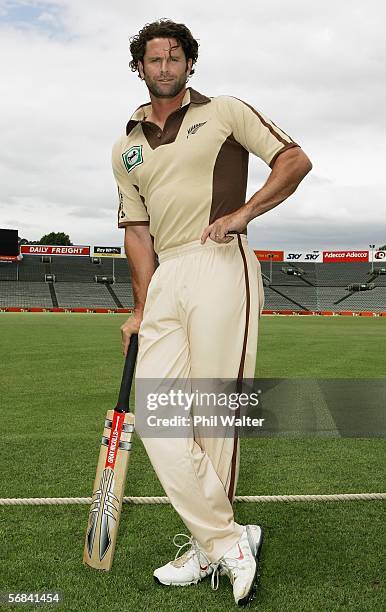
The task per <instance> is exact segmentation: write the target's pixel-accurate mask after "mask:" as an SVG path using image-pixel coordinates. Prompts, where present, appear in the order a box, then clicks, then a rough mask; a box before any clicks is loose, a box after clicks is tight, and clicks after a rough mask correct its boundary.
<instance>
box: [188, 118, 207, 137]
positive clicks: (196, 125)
mask: <svg viewBox="0 0 386 612" xmlns="http://www.w3.org/2000/svg"><path fill="white" fill-rule="evenodd" d="M205 123H206V121H203V122H202V123H194V124H193V125H191V126H190V128H188V129H187V136H186V138H189V136H192V134H196V133H197V132H198V130H199V129H200V127H202V126H203V125H205Z"/></svg>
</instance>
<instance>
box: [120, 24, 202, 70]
mask: <svg viewBox="0 0 386 612" xmlns="http://www.w3.org/2000/svg"><path fill="white" fill-rule="evenodd" d="M153 38H175V39H176V40H177V41H178V42H179V43H180V45H181V47H182V49H183V51H184V53H185V58H186V61H188V60H189V59H191V60H192V69H191V71H190V75H193V74H194V70H193V66H194V64H195V63H196V61H197V58H198V46H199V45H198V42H197V41H196V40H195V39H194V38H193V36H192V33H191V31H190V30H189V29H188V28H187V27H186V25H184V24H183V23H175V22H174V21H171V19H166V18H163V19H159V20H158V21H153V23H147V24H146V25H145V26H144V27H143V28H142V30H140V31H139V33H138V34H137V35H136V36H132V37H131V38H130V53H131V56H132V58H133V59H132V60H131V61H130V62H129V66H130V68H131V70H132V72H136V71H137V70H138V61H141V62H142V63H143V57H144V55H145V52H146V43H147V41H148V40H152V39H153ZM138 76H139V78H141V77H140V75H139V74H138Z"/></svg>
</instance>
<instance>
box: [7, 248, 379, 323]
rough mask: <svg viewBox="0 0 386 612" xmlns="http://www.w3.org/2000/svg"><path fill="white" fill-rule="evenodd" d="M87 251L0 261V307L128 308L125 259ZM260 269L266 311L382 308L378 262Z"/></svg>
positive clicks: (269, 264) (277, 264)
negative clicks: (81, 254)
mask: <svg viewBox="0 0 386 612" xmlns="http://www.w3.org/2000/svg"><path fill="white" fill-rule="evenodd" d="M87 253H88V254H87V255H86V256H81V257H75V256H71V255H65V254H64V255H41V254H39V255H32V254H24V255H23V258H22V259H21V260H18V261H14V262H2V263H0V308H1V309H5V308H39V307H41V308H44V309H48V308H55V309H57V308H59V309H61V308H64V309H78V308H86V309H91V310H92V309H99V308H101V309H107V310H120V309H131V308H133V306H134V300H133V290H132V285H131V279H130V275H129V270H128V266H127V262H126V259H124V258H120V257H116V258H112V257H93V256H92V253H91V250H90V249H89V248H88V251H87ZM383 266H384V264H383ZM261 267H262V273H263V282H264V287H265V306H264V309H265V310H266V311H274V312H279V311H294V312H307V311H308V312H319V311H331V312H341V311H353V312H361V311H371V312H374V313H377V312H386V268H385V267H382V261H381V262H376V263H375V264H374V262H373V263H370V262H368V261H366V262H363V261H360V262H359V261H356V262H348V263H347V262H346V263H341V262H338V263H330V262H328V263H327V262H326V263H323V262H310V261H304V262H303V261H302V262H296V263H293V262H292V261H291V262H289V261H284V260H283V261H262V262H261Z"/></svg>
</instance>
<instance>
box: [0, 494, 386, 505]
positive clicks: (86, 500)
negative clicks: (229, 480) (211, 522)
mask: <svg viewBox="0 0 386 612" xmlns="http://www.w3.org/2000/svg"><path fill="white" fill-rule="evenodd" d="M370 499H386V493H335V494H333V495H239V496H236V497H235V501H237V502H256V503H260V502H319V501H357V500H370ZM91 501H92V498H91V497H9V498H3V499H0V506H65V505H70V504H91ZM123 503H124V504H169V503H170V502H169V498H168V497H124V498H123Z"/></svg>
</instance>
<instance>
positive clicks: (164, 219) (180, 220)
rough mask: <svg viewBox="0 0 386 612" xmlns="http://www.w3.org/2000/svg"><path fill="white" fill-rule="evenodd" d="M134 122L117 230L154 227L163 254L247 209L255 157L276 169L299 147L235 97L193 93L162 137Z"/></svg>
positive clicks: (116, 156) (118, 168)
mask: <svg viewBox="0 0 386 612" xmlns="http://www.w3.org/2000/svg"><path fill="white" fill-rule="evenodd" d="M150 111H151V103H150V102H149V103H147V104H144V105H142V106H140V107H139V108H138V109H137V110H136V111H135V112H134V114H133V115H132V117H131V119H130V121H129V123H128V124H127V127H126V135H125V136H122V137H121V138H120V139H119V140H118V141H117V142H116V143H115V145H114V148H113V156H112V161H113V171H114V176H115V179H116V182H117V185H118V193H119V211H118V226H119V227H125V226H126V225H143V224H146V225H147V224H150V227H149V230H150V234H151V235H152V236H153V237H154V250H155V252H156V253H159V252H160V251H163V250H164V249H168V248H170V247H176V246H179V245H181V244H186V243H187V242H192V241H193V240H199V239H200V237H201V234H202V232H203V230H204V229H205V227H206V226H207V225H208V224H209V223H213V221H215V220H216V219H218V218H219V217H222V216H224V215H226V214H229V213H231V212H233V211H235V210H237V209H238V208H240V206H242V205H243V204H244V203H245V198H246V190H247V178H248V156H249V153H253V154H255V155H257V156H258V157H260V158H261V159H262V160H263V161H265V162H266V163H267V164H268V165H269V166H271V167H272V166H273V164H274V162H275V160H276V158H277V157H278V155H280V153H282V152H283V151H285V150H286V149H289V148H290V147H296V146H299V145H297V144H296V143H295V142H294V141H293V140H292V139H291V138H290V137H289V136H288V135H287V134H286V133H285V132H283V131H282V130H281V129H280V128H278V127H277V126H276V125H275V124H274V123H273V122H272V121H270V120H269V119H267V118H266V117H264V116H263V115H262V114H261V113H259V112H257V111H256V110H255V109H253V108H252V107H251V106H249V104H246V103H245V102H243V101H241V100H238V99H237V98H233V97H231V96H218V97H216V98H208V97H207V96H204V95H202V94H200V93H198V92H197V91H195V90H194V89H192V88H191V87H188V88H187V90H186V93H185V96H184V99H183V101H182V106H181V108H179V109H178V110H176V111H174V112H173V113H171V114H170V115H169V117H168V118H167V120H166V123H165V126H164V129H163V131H162V130H161V129H160V128H159V127H158V126H157V125H156V124H154V123H151V122H149V121H146V117H147V116H148V115H149V114H150Z"/></svg>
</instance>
